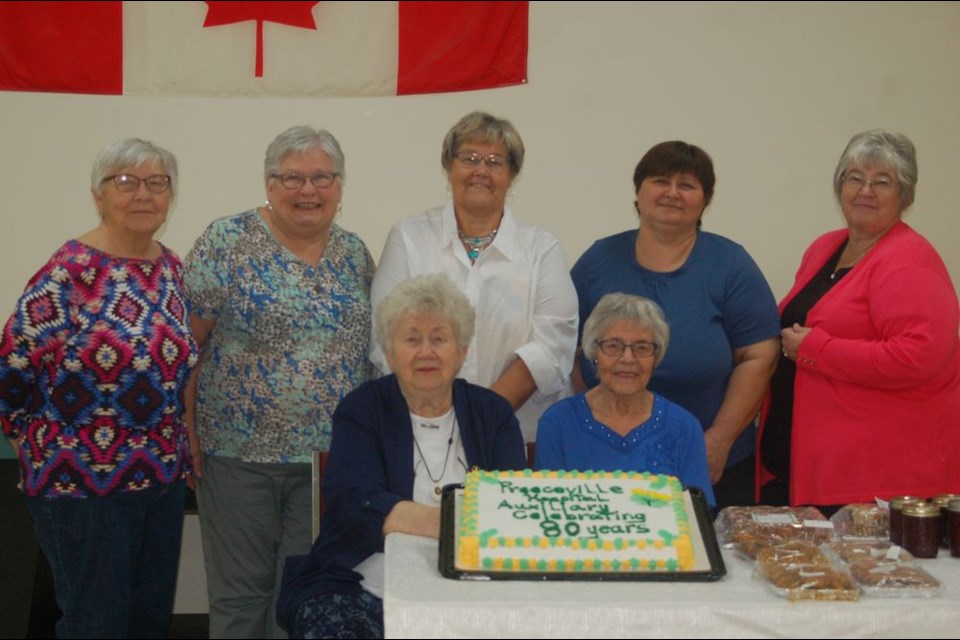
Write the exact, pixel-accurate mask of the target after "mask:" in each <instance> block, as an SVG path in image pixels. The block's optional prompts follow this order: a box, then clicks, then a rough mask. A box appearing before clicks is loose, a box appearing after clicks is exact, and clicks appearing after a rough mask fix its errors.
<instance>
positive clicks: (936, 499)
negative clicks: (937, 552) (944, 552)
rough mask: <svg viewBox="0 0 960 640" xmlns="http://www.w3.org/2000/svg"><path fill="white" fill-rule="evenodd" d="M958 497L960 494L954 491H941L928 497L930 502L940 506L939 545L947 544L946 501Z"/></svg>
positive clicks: (944, 545)
mask: <svg viewBox="0 0 960 640" xmlns="http://www.w3.org/2000/svg"><path fill="white" fill-rule="evenodd" d="M954 498H960V495H957V494H956V493H941V494H939V495H936V496H933V497H932V498H930V502H931V503H932V504H935V505H937V506H938V507H940V546H941V547H946V546H947V503H948V502H949V501H950V500H952V499H954Z"/></svg>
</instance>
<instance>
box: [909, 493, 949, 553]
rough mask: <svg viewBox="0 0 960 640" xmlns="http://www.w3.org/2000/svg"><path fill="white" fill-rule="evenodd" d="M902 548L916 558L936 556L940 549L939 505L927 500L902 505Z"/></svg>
mask: <svg viewBox="0 0 960 640" xmlns="http://www.w3.org/2000/svg"><path fill="white" fill-rule="evenodd" d="M902 511H903V545H902V546H903V548H904V549H906V550H907V551H909V552H910V553H912V554H913V555H915V556H916V557H918V558H936V557H937V552H938V551H939V550H940V507H938V506H937V505H935V504H933V503H929V502H912V503H910V504H905V505H903V509H902Z"/></svg>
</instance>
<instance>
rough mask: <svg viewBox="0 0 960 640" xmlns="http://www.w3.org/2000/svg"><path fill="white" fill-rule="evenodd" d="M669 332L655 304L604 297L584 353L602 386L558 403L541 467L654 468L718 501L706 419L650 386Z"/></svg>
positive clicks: (550, 415) (587, 330)
mask: <svg viewBox="0 0 960 640" xmlns="http://www.w3.org/2000/svg"><path fill="white" fill-rule="evenodd" d="M669 342H670V330H669V328H668V327H667V323H666V321H665V320H664V318H663V311H661V310H660V307H658V306H657V305H656V303H654V302H651V301H650V300H647V299H645V298H641V297H639V296H631V295H626V294H622V293H610V294H607V295H605V296H604V297H603V298H602V299H601V300H600V302H599V303H598V304H597V307H596V308H595V309H594V310H593V313H592V314H590V318H589V319H588V320H587V322H586V324H584V327H583V353H584V355H585V356H586V357H587V358H589V359H590V360H592V361H593V364H594V367H595V368H596V372H597V376H598V378H599V379H600V384H598V385H597V386H595V387H593V388H592V389H590V390H589V391H587V392H585V393H580V394H578V395H576V396H573V397H572V398H566V399H564V400H561V401H560V402H558V403H556V404H555V405H553V406H552V407H550V408H549V409H547V411H546V412H545V413H544V414H543V417H541V418H540V425H539V427H538V429H537V468H538V469H564V470H571V471H575V470H580V471H583V470H588V469H589V470H601V471H617V470H624V471H650V472H652V473H665V474H668V475H673V476H677V477H678V478H680V481H681V482H682V483H683V484H684V486H686V487H699V488H700V489H702V490H703V492H704V493H705V494H706V497H707V502H709V503H710V505H711V506H714V504H715V503H714V499H713V490H712V488H711V485H710V472H709V470H708V469H707V453H706V447H705V446H704V440H703V431H702V430H701V429H700V423H699V422H697V419H696V418H694V417H693V416H692V415H691V414H690V412H689V411H687V410H686V409H684V408H683V407H681V406H679V405H677V404H674V403H672V402H670V401H669V400H667V399H666V398H664V397H663V396H661V395H660V394H657V393H654V392H652V391H650V390H649V389H647V383H649V382H650V378H651V376H652V375H653V370H654V368H655V367H656V366H657V365H658V364H660V362H662V361H663V358H664V356H665V355H666V353H667V344H668V343H669Z"/></svg>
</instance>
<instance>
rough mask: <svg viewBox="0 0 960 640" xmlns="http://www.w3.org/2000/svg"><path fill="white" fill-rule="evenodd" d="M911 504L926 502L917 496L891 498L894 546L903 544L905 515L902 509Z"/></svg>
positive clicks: (891, 531) (891, 539) (891, 523)
mask: <svg viewBox="0 0 960 640" xmlns="http://www.w3.org/2000/svg"><path fill="white" fill-rule="evenodd" d="M911 502H924V500H923V498H918V497H917V496H897V497H896V498H890V503H889V505H890V542H892V543H893V544H898V545H902V544H903V525H902V517H903V514H902V512H901V509H903V505H905V504H910V503H911Z"/></svg>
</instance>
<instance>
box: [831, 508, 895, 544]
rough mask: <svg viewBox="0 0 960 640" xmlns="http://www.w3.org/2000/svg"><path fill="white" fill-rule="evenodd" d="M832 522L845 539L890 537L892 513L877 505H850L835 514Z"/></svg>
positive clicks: (884, 538)
mask: <svg viewBox="0 0 960 640" xmlns="http://www.w3.org/2000/svg"><path fill="white" fill-rule="evenodd" d="M830 522H832V523H833V526H834V528H835V529H836V532H837V535H839V536H841V537H844V538H876V539H878V540H886V539H887V538H889V537H890V512H889V511H887V510H886V509H881V508H880V507H879V506H878V505H876V504H848V505H846V506H844V507H841V508H840V510H839V511H837V512H836V513H835V514H833V517H831V518H830Z"/></svg>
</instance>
